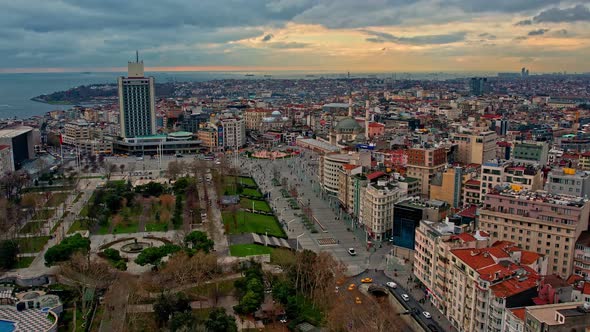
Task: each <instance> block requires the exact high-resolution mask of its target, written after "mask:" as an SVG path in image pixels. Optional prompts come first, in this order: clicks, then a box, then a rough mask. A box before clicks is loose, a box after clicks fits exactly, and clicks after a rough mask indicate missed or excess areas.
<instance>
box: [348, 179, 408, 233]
mask: <svg viewBox="0 0 590 332" xmlns="http://www.w3.org/2000/svg"><path fill="white" fill-rule="evenodd" d="M406 195H407V191H406V190H404V189H402V188H401V187H400V186H399V184H398V183H397V181H390V180H389V179H386V178H382V179H379V180H377V181H375V182H371V183H369V184H368V185H367V188H366V189H365V193H364V196H363V201H362V204H361V211H360V216H359V221H360V223H361V224H363V225H365V228H366V231H367V232H369V233H372V234H373V236H374V238H375V239H376V240H378V241H382V240H385V239H386V238H388V235H389V234H391V230H392V228H393V210H394V205H395V203H397V202H399V201H400V200H402V199H403V198H405V197H406Z"/></svg>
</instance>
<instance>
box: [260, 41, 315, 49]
mask: <svg viewBox="0 0 590 332" xmlns="http://www.w3.org/2000/svg"><path fill="white" fill-rule="evenodd" d="M308 45H309V44H307V43H297V42H289V43H284V42H275V43H269V44H268V47H270V48H276V49H295V48H305V47H307V46H308Z"/></svg>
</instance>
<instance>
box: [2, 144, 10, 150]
mask: <svg viewBox="0 0 590 332" xmlns="http://www.w3.org/2000/svg"><path fill="white" fill-rule="evenodd" d="M8 148H10V146H9V145H0V150H4V149H8Z"/></svg>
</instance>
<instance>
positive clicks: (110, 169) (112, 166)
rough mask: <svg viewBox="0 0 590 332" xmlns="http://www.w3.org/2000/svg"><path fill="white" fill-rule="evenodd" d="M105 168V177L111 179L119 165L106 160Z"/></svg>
mask: <svg viewBox="0 0 590 332" xmlns="http://www.w3.org/2000/svg"><path fill="white" fill-rule="evenodd" d="M103 170H104V177H105V178H106V179H107V181H109V180H110V179H111V175H112V174H113V172H115V171H116V170H117V165H115V164H113V163H109V162H105V164H104V168H103Z"/></svg>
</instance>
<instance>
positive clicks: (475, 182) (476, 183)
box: [465, 180, 481, 186]
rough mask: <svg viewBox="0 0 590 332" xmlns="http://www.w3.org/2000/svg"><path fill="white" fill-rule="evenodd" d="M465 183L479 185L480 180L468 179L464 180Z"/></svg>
mask: <svg viewBox="0 0 590 332" xmlns="http://www.w3.org/2000/svg"><path fill="white" fill-rule="evenodd" d="M465 184H468V185H471V186H481V181H479V180H469V181H467V182H465Z"/></svg>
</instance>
